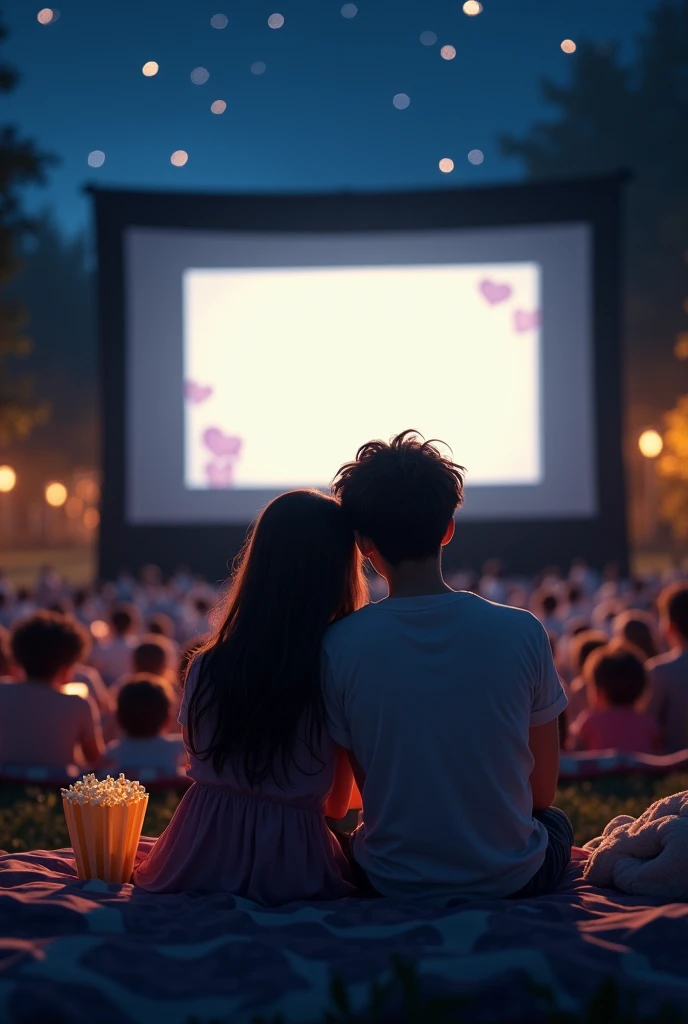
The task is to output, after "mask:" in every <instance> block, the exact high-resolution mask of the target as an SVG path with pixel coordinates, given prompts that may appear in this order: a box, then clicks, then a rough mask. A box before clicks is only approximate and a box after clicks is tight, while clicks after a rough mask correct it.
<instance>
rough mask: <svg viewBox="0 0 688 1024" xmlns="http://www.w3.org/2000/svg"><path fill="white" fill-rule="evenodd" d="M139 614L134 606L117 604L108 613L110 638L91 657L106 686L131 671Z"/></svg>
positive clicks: (136, 640) (136, 641)
mask: <svg viewBox="0 0 688 1024" xmlns="http://www.w3.org/2000/svg"><path fill="white" fill-rule="evenodd" d="M138 623H139V614H138V611H137V609H136V608H135V607H134V605H131V604H118V605H115V607H114V608H113V609H112V612H111V613H110V632H111V635H110V638H109V639H108V640H104V641H103V642H102V643H100V644H99V645H98V646H97V647H96V648H95V649H94V651H93V653H92V655H91V664H92V665H93V667H94V668H96V669H97V670H98V671H99V672H100V674H101V676H102V677H103V682H104V683H105V685H106V686H112V685H113V684H114V683H115V682H116V681H117V680H118V679H119V678H120V676H124V675H127V674H128V673H130V672H131V670H132V651H133V649H134V647H136V645H137V643H138Z"/></svg>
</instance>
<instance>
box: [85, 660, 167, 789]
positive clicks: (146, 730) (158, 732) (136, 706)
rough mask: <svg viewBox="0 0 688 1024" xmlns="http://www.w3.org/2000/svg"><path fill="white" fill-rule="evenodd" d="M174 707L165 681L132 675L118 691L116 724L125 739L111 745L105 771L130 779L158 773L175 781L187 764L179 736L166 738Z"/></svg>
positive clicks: (107, 754)
mask: <svg viewBox="0 0 688 1024" xmlns="http://www.w3.org/2000/svg"><path fill="white" fill-rule="evenodd" d="M172 707H173V703H172V700H171V698H170V693H169V688H168V686H167V684H166V683H165V681H164V679H161V678H160V677H159V676H154V675H150V674H146V673H140V674H138V675H133V676H130V677H128V678H125V680H124V681H123V682H122V684H121V685H120V686H119V688H118V691H117V722H118V725H119V727H120V730H121V732H122V734H123V735H122V738H121V739H119V740H114V741H113V742H112V743H110V744H109V746H108V748H107V751H106V753H105V757H104V759H103V769H107V770H108V771H109V772H110V774H112V775H117V774H118V773H119V772H124V774H125V775H127V776H128V777H130V778H133V777H138V776H139V775H141V774H142V773H149V772H153V771H154V772H157V774H158V775H159V776H161V777H164V778H173V777H174V776H175V775H177V773H178V771H179V769H180V767H181V766H182V765H183V764H185V763H186V755H185V751H184V744H183V742H182V740H181V738H180V737H179V736H165V735H163V734H164V733H165V731H166V730H167V728H168V726H169V722H170V716H171V712H172Z"/></svg>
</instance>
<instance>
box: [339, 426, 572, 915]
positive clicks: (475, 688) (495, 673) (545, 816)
mask: <svg viewBox="0 0 688 1024" xmlns="http://www.w3.org/2000/svg"><path fill="white" fill-rule="evenodd" d="M463 486H464V470H463V468H462V467H461V466H457V465H455V464H454V463H452V462H451V461H449V460H448V459H446V458H443V457H442V455H441V454H440V452H439V450H438V449H437V448H436V447H435V446H434V445H433V444H432V443H430V442H423V441H421V440H419V439H418V437H417V435H416V434H415V432H413V431H405V432H404V433H402V434H399V435H398V436H397V437H395V438H393V439H392V441H391V442H390V444H385V443H384V442H382V441H371V442H369V443H368V444H366V445H364V446H363V447H362V448H360V449H359V451H358V454H357V456H356V460H355V461H354V462H350V463H347V464H346V465H345V466H343V467H342V468H341V470H340V471H339V474H338V476H337V478H336V480H335V482H334V485H333V490H334V493H335V494H336V495H338V496H339V498H340V500H341V502H342V505H343V507H344V508H345V510H346V511H347V513H348V514H349V516H350V519H351V523H352V525H353V528H354V530H355V531H356V536H357V540H358V546H359V548H360V550H361V552H362V554H363V555H364V556H366V557H367V558H369V559H370V560H371V562H372V564H373V566H374V567H375V569H376V570H377V572H378V573H380V574H381V575H382V576H384V577H385V579H386V580H387V583H388V586H389V597H388V598H386V599H385V600H383V601H380V602H379V603H378V604H370V605H368V606H366V607H365V608H362V609H361V610H360V611H358V612H355V613H354V614H353V615H351V616H349V617H348V618H346V619H343V620H342V621H340V622H338V623H336V624H335V625H333V626H332V627H331V628H330V629H329V631H328V633H327V635H326V638H325V645H324V647H325V654H324V660H325V672H324V691H325V702H326V705H327V710H328V717H329V723H330V731H331V733H332V736H333V738H334V739H335V740H336V742H337V743H339V744H340V745H341V746H342V747H344V748H345V749H347V750H348V751H349V752H350V757H351V761H352V766H353V768H354V773H355V774H356V777H357V782H358V784H359V786H360V789H361V793H362V794H363V816H364V823H363V824H362V825H361V826H360V828H359V829H358V830H357V831H356V832H355V833H354V836H353V840H352V843H351V850H350V853H351V856H352V867H353V868H354V870H356V871H357V872H358V874H359V878H360V879H361V883H362V885H363V887H364V888H365V887H366V886H368V887H369V888H370V890H372V892H373V893H378V894H381V895H383V896H389V897H395V898H398V899H411V900H424V901H426V902H428V903H435V904H440V905H441V904H444V903H446V902H447V901H448V900H451V899H453V898H457V897H467V898H488V899H489V898H493V897H501V896H513V895H520V896H536V895H539V894H542V893H546V892H550V891H551V890H552V889H554V888H555V887H556V885H557V883H558V882H559V880H560V879H561V876H562V874H563V872H564V870H565V868H566V866H567V864H568V861H569V857H570V851H571V844H572V841H573V833H572V830H571V826H570V823H569V821H568V819H567V818H566V816H565V815H564V814H563V813H562V812H561V811H559V810H557V809H555V808H551V807H550V804H551V803H552V800H553V799H554V794H555V790H556V784H557V774H558V769H559V733H558V728H557V717H558V716H559V714H560V713H561V712H562V711H563V710H564V708H565V707H566V697H565V696H564V692H563V690H562V687H561V684H560V682H559V679H558V677H557V673H556V671H555V668H554V664H553V661H552V655H551V650H550V645H549V641H548V638H547V634H546V633H545V630H544V629H543V628H542V626H541V625H540V623H539V622H538V620H537V619H536V618H535V617H534V616H532V615H531V614H530V613H529V612H524V611H520V610H517V609H514V608H507V607H504V606H502V605H495V604H491V603H490V602H488V601H485V600H483V599H482V598H480V597H477V596H475V595H473V594H470V593H466V592H459V593H456V592H455V591H453V590H451V589H450V587H448V586H447V584H446V583H445V582H444V579H443V577H442V568H441V550H442V547H443V546H444V545H446V544H448V543H449V541H450V540H451V539H452V536H453V534H454V512H455V511H456V509H457V508H458V507H459V506H460V505H461V503H462V501H463Z"/></svg>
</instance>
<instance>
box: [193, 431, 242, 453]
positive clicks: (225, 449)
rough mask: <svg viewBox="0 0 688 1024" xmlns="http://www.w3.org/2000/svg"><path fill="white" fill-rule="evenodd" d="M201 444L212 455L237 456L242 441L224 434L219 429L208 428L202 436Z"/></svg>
mask: <svg viewBox="0 0 688 1024" xmlns="http://www.w3.org/2000/svg"><path fill="white" fill-rule="evenodd" d="M203 444H204V445H205V446H206V448H208V449H209V450H210V451H211V452H212V453H213V455H217V456H218V457H220V456H222V455H238V454H239V452H240V451H241V445H242V440H241V438H240V437H234V436H233V435H232V434H224V433H223V432H222V431H221V430H220V428H219V427H208V429H207V430H206V431H205V432H204V434H203Z"/></svg>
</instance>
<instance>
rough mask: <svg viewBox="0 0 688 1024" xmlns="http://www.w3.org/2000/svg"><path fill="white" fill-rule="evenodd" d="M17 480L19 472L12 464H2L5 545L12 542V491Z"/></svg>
mask: <svg viewBox="0 0 688 1024" xmlns="http://www.w3.org/2000/svg"><path fill="white" fill-rule="evenodd" d="M16 482H17V474H16V473H15V471H14V470H13V469H12V467H11V466H0V526H1V527H2V537H1V538H0V540H1V541H2V544H3V546H5V547H9V546H10V544H11V543H12V533H13V529H12V527H13V522H12V497H11V495H12V491H13V490H14V486H15V484H16Z"/></svg>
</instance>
